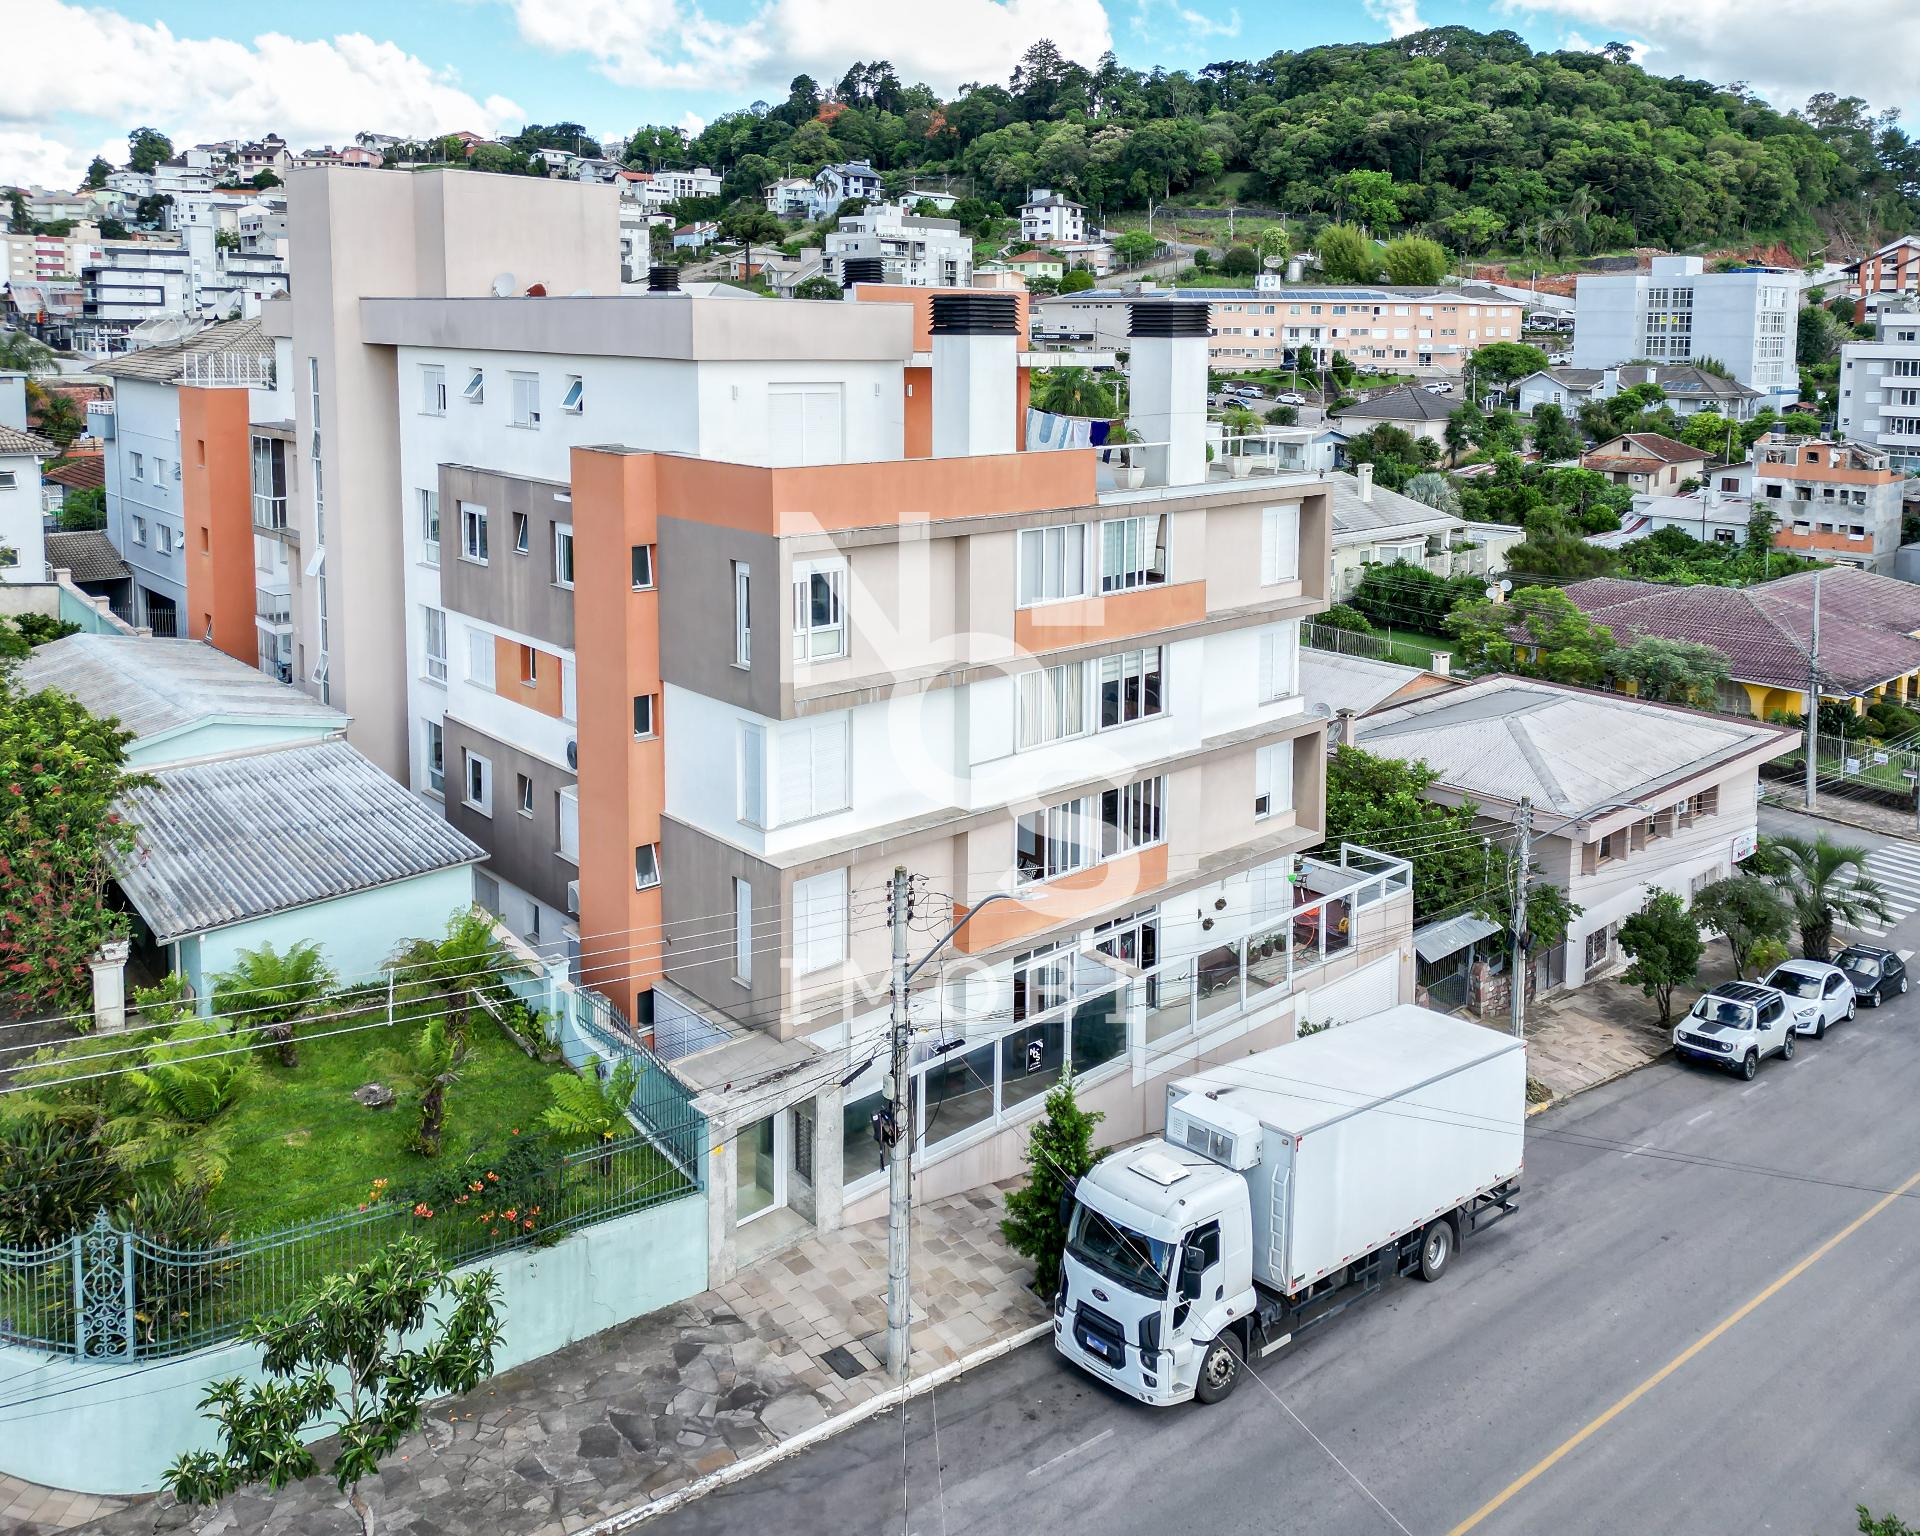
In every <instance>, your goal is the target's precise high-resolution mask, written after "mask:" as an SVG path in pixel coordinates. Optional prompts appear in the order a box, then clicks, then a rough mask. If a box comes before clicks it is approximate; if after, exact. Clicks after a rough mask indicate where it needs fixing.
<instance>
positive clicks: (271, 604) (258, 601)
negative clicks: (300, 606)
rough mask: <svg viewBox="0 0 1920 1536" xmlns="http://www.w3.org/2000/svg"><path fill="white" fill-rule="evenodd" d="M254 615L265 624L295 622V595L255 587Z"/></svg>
mask: <svg viewBox="0 0 1920 1536" xmlns="http://www.w3.org/2000/svg"><path fill="white" fill-rule="evenodd" d="M253 616H254V617H255V618H256V619H258V620H259V621H260V622H261V623H263V624H291V623H292V622H293V597H292V595H291V594H289V593H286V592H273V591H269V590H268V589H266V588H264V587H255V588H254V589H253Z"/></svg>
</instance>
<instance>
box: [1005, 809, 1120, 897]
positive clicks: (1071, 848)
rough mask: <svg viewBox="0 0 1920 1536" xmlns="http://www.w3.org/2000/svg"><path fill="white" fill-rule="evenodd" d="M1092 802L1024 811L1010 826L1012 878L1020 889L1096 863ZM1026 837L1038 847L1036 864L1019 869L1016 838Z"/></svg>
mask: <svg viewBox="0 0 1920 1536" xmlns="http://www.w3.org/2000/svg"><path fill="white" fill-rule="evenodd" d="M1093 814H1094V800H1093V797H1092V796H1091V795H1080V796H1078V797H1076V798H1075V799H1072V800H1063V801H1061V802H1060V803H1059V804H1058V805H1049V806H1045V807H1043V808H1042V809H1040V810H1037V811H1028V812H1026V813H1024V814H1023V815H1021V816H1019V817H1017V818H1015V822H1014V878H1015V879H1016V881H1018V883H1020V884H1021V885H1038V884H1040V883H1041V882H1043V881H1047V880H1054V879H1057V878H1059V877H1060V876H1061V875H1070V874H1072V873H1073V872H1074V871H1075V870H1079V869H1088V868H1091V867H1092V866H1093V865H1094V864H1095V863H1096V862H1098V858H1099V854H1098V841H1097V839H1098V832H1099V829H1098V828H1097V827H1096V826H1095V825H1094V821H1093ZM1022 833H1026V834H1028V835H1030V836H1031V837H1033V838H1034V839H1035V840H1036V842H1037V843H1038V845H1039V862H1038V863H1037V864H1035V865H1029V866H1026V867H1022V866H1021V864H1020V838H1021V834H1022Z"/></svg>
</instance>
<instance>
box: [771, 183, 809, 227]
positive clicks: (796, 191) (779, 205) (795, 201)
mask: <svg viewBox="0 0 1920 1536" xmlns="http://www.w3.org/2000/svg"><path fill="white" fill-rule="evenodd" d="M761 196H762V197H763V198H764V199H765V200H766V204H767V212H768V213H770V214H772V215H773V216H774V217H775V218H778V219H804V218H807V217H809V216H810V215H811V214H812V212H813V182H812V181H811V180H809V179H808V178H807V177H805V176H782V177H780V178H779V179H778V180H777V181H770V182H768V183H767V185H766V189H765V190H764V191H763V192H762V193H761Z"/></svg>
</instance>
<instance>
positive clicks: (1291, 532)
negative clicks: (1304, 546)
mask: <svg viewBox="0 0 1920 1536" xmlns="http://www.w3.org/2000/svg"><path fill="white" fill-rule="evenodd" d="M1299 579H1300V508H1299V507H1298V506H1297V505H1296V506H1289V507H1267V508H1265V509H1264V510H1263V511H1262V512H1261V513H1260V585H1261V586H1263V587H1271V586H1273V585H1274V584H1275V583H1276V582H1282V581H1298V580H1299Z"/></svg>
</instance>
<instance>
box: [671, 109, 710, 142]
mask: <svg viewBox="0 0 1920 1536" xmlns="http://www.w3.org/2000/svg"><path fill="white" fill-rule="evenodd" d="M678 126H679V129H680V131H681V132H682V133H684V134H685V135H686V136H687V137H688V138H690V139H697V138H699V137H700V130H701V129H702V128H704V127H706V126H707V120H706V119H705V118H704V117H702V116H700V114H699V113H697V112H682V113H681V114H680V122H679V125H678Z"/></svg>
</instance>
